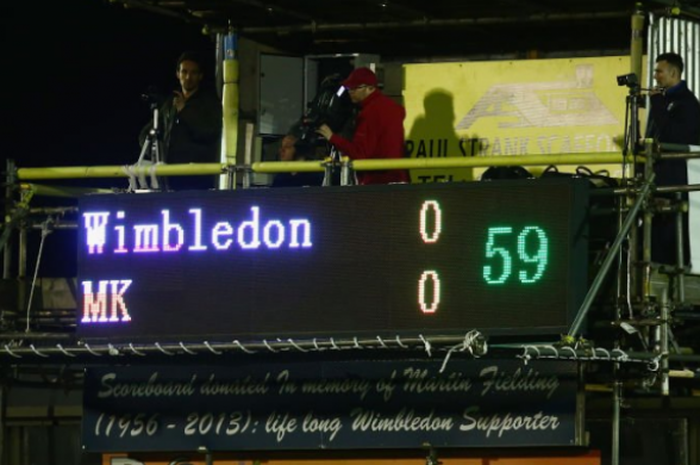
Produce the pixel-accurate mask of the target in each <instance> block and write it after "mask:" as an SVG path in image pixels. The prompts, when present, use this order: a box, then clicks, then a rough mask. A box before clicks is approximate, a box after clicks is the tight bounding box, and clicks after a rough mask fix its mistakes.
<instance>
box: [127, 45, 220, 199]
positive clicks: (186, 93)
mask: <svg viewBox="0 0 700 465" xmlns="http://www.w3.org/2000/svg"><path fill="white" fill-rule="evenodd" d="M202 69H203V63H202V60H201V59H200V58H199V56H198V55H196V54H195V53H192V52H185V53H183V54H182V55H180V57H179V58H178V60H177V69H176V76H177V79H178V81H179V82H180V90H179V91H174V92H173V95H172V96H170V97H168V98H167V99H166V100H165V102H164V103H163V104H162V105H161V107H160V115H161V124H162V126H161V128H162V141H163V150H164V152H165V156H164V160H162V161H165V162H166V163H168V164H176V163H216V162H218V161H219V159H220V150H221V149H220V148H221V126H222V110H221V102H220V101H219V100H218V99H217V98H216V96H215V95H214V94H213V93H211V92H208V91H207V90H206V89H202V88H201V83H202V79H203V78H204V73H203V71H202ZM151 126H152V123H149V124H147V125H146V126H145V127H144V128H143V130H142V131H141V137H140V141H141V144H143V142H144V140H145V139H146V135H147V134H148V132H149V131H150V129H151ZM167 182H168V188H169V189H171V190H184V189H211V188H213V187H215V185H216V177H214V176H172V177H170V178H168V181H167Z"/></svg>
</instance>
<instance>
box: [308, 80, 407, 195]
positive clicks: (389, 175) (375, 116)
mask: <svg viewBox="0 0 700 465" xmlns="http://www.w3.org/2000/svg"><path fill="white" fill-rule="evenodd" d="M342 85H343V86H344V87H345V88H346V89H347V90H348V92H349V93H350V99H351V100H352V102H353V103H356V104H359V105H360V106H361V110H360V113H359V114H358V115H357V122H356V126H355V133H354V134H353V137H352V140H348V139H345V138H344V137H342V136H340V135H338V134H334V133H333V131H332V130H331V129H330V128H329V127H328V126H327V125H325V124H324V125H322V126H321V127H320V128H318V131H317V132H318V133H319V134H321V135H322V136H323V137H325V138H326V140H328V141H330V143H331V144H333V145H334V146H335V147H336V148H337V149H338V150H340V151H341V153H342V154H343V155H346V156H348V157H350V158H351V159H353V160H362V159H367V158H402V157H403V156H404V151H405V148H404V129H403V120H404V118H405V117H406V110H405V109H404V108H403V107H402V106H401V105H399V104H398V103H396V102H394V101H393V100H391V99H390V98H389V97H387V96H386V95H384V94H383V93H382V92H381V91H380V90H379V89H378V88H377V76H376V75H375V74H374V73H373V72H372V70H370V69H369V68H357V69H355V70H354V71H353V72H352V73H350V76H348V78H347V79H346V80H345V81H343V82H342ZM357 178H358V181H359V183H360V184H387V183H391V182H408V181H409V176H408V172H407V171H405V170H390V171H363V172H360V173H358V175H357Z"/></svg>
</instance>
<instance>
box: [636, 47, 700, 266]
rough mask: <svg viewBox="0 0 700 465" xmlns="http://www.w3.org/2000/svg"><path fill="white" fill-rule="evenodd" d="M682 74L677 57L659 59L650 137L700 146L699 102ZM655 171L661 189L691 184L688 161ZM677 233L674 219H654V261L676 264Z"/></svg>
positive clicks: (658, 166)
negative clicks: (689, 181) (662, 187)
mask: <svg viewBox="0 0 700 465" xmlns="http://www.w3.org/2000/svg"><path fill="white" fill-rule="evenodd" d="M682 73H683V59H682V58H681V57H680V56H679V55H678V54H675V53H663V54H661V55H659V56H658V57H657V58H656V67H655V68H654V79H655V80H656V83H657V85H658V86H659V88H658V90H656V91H654V92H651V93H650V102H651V108H650V112H649V121H648V124H647V137H650V138H655V139H657V140H658V141H659V142H666V143H671V144H693V145H694V144H700V102H698V99H697V98H696V97H695V95H693V93H692V92H691V91H690V89H688V85H687V84H686V82H685V81H684V80H682V79H681V75H682ZM654 171H655V172H656V184H657V185H658V186H677V185H685V184H688V169H687V164H686V160H661V161H658V162H656V163H655V164H654ZM686 198H687V196H686ZM684 223H685V225H684V231H683V236H684V241H683V242H684V262H685V263H686V264H687V262H688V259H689V258H688V257H689V248H688V225H687V215H686V218H685V221H684ZM675 233H676V231H675V227H674V220H673V217H671V216H668V215H658V216H656V217H655V218H654V228H653V240H652V260H654V261H655V262H661V263H675V262H676V246H675V244H676V240H675Z"/></svg>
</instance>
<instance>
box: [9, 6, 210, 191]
mask: <svg viewBox="0 0 700 465" xmlns="http://www.w3.org/2000/svg"><path fill="white" fill-rule="evenodd" d="M2 10H3V11H2V13H0V17H1V18H2V19H0V21H2V31H3V39H2V42H3V47H2V49H3V52H4V53H3V55H4V56H3V64H2V69H3V72H2V74H3V81H4V84H3V94H4V95H3V97H2V101H3V102H4V103H3V112H2V113H3V119H5V121H6V122H5V123H4V124H3V126H4V131H3V133H4V137H3V138H2V139H3V140H2V149H1V150H0V153H2V157H3V158H12V159H14V160H15V161H16V163H17V165H18V166H19V167H34V166H69V165H72V166H79V165H112V164H127V163H129V164H130V163H133V162H135V161H136V159H137V158H138V154H139V146H138V142H137V138H138V132H139V130H140V128H141V127H142V126H143V125H144V124H146V122H147V121H148V120H149V117H150V111H149V108H148V105H147V104H146V103H144V102H143V101H142V100H141V94H142V93H143V92H144V91H146V89H147V88H148V87H149V86H158V87H159V88H160V89H161V90H162V91H163V92H166V91H167V92H170V91H172V90H174V89H177V88H178V83H177V80H176V78H175V67H176V61H177V57H178V56H179V54H180V53H181V52H182V51H184V50H197V51H201V52H207V53H208V54H207V55H206V57H207V59H209V58H211V61H210V63H211V67H210V69H208V71H209V73H208V77H209V78H211V77H212V76H213V71H214V69H213V67H214V43H213V41H212V40H211V39H210V38H209V37H208V36H205V35H203V34H202V33H201V28H200V27H199V26H196V25H190V24H186V23H185V22H183V21H182V20H180V19H175V18H168V17H165V16H161V15H157V14H153V13H148V12H144V11H139V10H132V9H125V8H124V7H123V6H121V5H118V4H110V3H109V2H108V1H104V0H60V1H55V2H41V3H39V2H30V1H21V2H8V3H6V4H4V5H3V7H2ZM8 104H9V105H8ZM3 168H4V163H3ZM112 182H113V181H112ZM61 184H66V181H63V182H62V183H61Z"/></svg>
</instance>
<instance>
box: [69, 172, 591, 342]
mask: <svg viewBox="0 0 700 465" xmlns="http://www.w3.org/2000/svg"><path fill="white" fill-rule="evenodd" d="M587 206H588V185H587V182H586V181H585V180H581V179H546V180H545V179H540V180H517V181H516V180H514V181H493V182H483V183H454V184H425V185H391V186H376V187H330V188H299V189H294V188H289V189H251V190H243V191H240V190H238V191H212V192H196V191H193V192H172V193H153V194H116V195H92V196H85V197H83V198H81V200H80V203H79V209H80V228H79V231H80V232H79V236H78V241H79V242H78V245H79V247H78V250H79V252H78V254H79V256H78V280H79V289H80V293H81V295H80V303H81V308H80V309H79V312H78V314H79V315H78V335H79V336H80V337H83V338H106V337H109V338H111V339H113V340H114V339H117V340H120V339H121V340H136V339H144V338H158V339H159V340H162V339H163V338H164V337H165V338H185V339H187V338H199V339H200V340H201V338H212V337H222V338H223V337H236V338H239V339H240V338H244V339H245V338H248V339H262V338H270V337H342V336H357V335H371V336H373V337H374V336H378V335H379V336H387V337H395V336H396V335H406V336H409V335H413V336H417V335H419V334H422V335H437V334H440V335H461V334H464V333H466V332H467V331H469V330H472V329H478V330H480V331H482V332H484V333H485V334H487V335H507V334H522V335H536V334H554V333H559V332H562V331H565V330H566V328H567V327H568V325H569V323H570V322H571V321H572V319H573V316H574V313H575V312H576V310H577V306H578V305H579V304H580V302H581V300H582V298H583V296H584V293H585V288H586V275H587V269H586V268H587V266H586V262H587V244H586V234H587V229H586V224H587V222H586V212H587ZM209 340H211V339H209Z"/></svg>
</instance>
